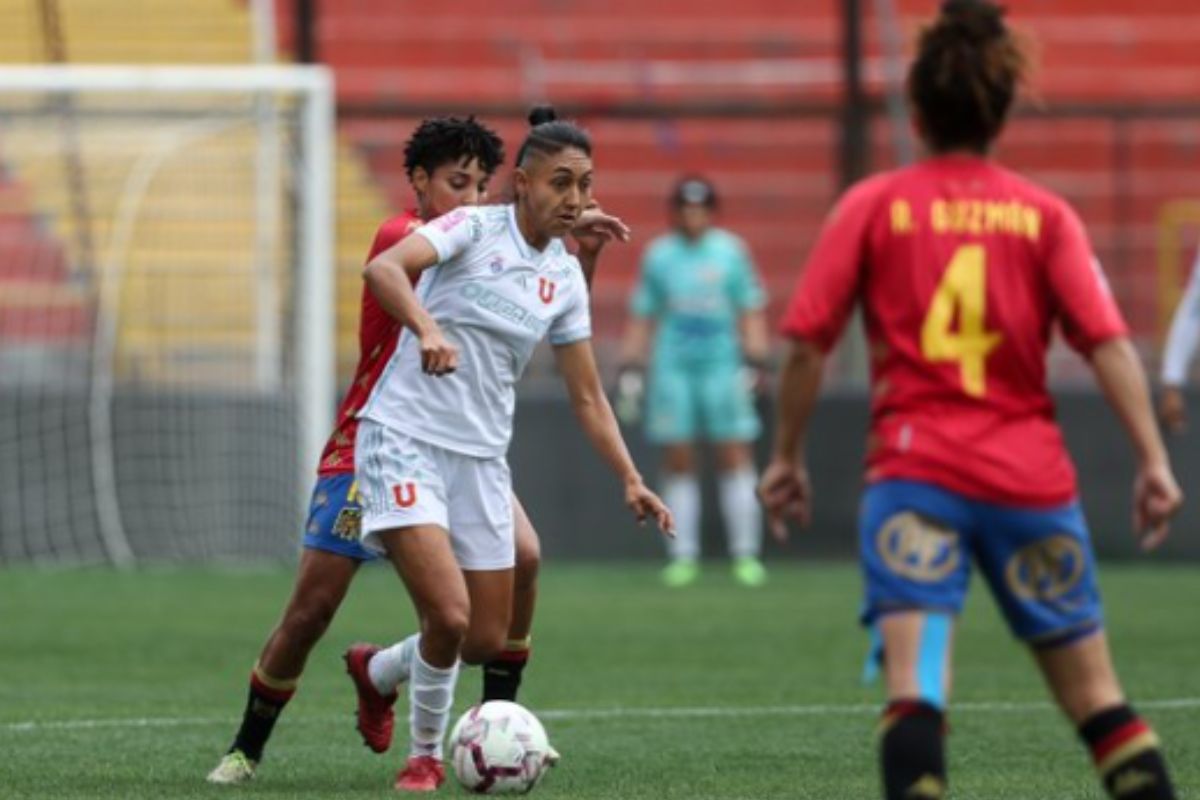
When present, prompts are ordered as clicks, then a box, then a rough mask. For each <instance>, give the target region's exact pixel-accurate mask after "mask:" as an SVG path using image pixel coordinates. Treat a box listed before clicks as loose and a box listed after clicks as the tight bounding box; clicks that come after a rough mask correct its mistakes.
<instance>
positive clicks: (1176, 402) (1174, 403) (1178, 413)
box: [1158, 386, 1187, 435]
mask: <svg viewBox="0 0 1200 800" xmlns="http://www.w3.org/2000/svg"><path fill="white" fill-rule="evenodd" d="M1158 416H1159V417H1160V418H1161V419H1162V424H1163V427H1164V428H1165V429H1166V431H1167V433H1170V434H1175V435H1178V434H1181V433H1184V432H1185V431H1187V401H1186V399H1185V398H1184V396H1183V390H1182V389H1180V388H1179V387H1178V386H1166V387H1164V388H1163V392H1162V397H1161V398H1159V401H1158Z"/></svg>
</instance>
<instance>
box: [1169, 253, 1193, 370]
mask: <svg viewBox="0 0 1200 800" xmlns="http://www.w3.org/2000/svg"><path fill="white" fill-rule="evenodd" d="M1197 341H1200V253H1198V254H1197V256H1196V263H1195V264H1194V265H1193V266H1192V276H1191V278H1189V279H1188V285H1187V289H1185V290H1184V292H1183V297H1181V298H1180V299H1179V305H1178V306H1177V307H1176V308H1175V316H1174V318H1172V320H1171V332H1170V333H1169V334H1168V335H1167V346H1166V351H1165V352H1164V353H1163V360H1162V382H1163V384H1165V385H1166V386H1183V385H1184V384H1185V383H1187V376H1188V371H1189V368H1190V367H1191V364H1192V356H1194V355H1195V354H1196V343H1197Z"/></svg>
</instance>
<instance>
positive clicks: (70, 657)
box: [0, 564, 1200, 800]
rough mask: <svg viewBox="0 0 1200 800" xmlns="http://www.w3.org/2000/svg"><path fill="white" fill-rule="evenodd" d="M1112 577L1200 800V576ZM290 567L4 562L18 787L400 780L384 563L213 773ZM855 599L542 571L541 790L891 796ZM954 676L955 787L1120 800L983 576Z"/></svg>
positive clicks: (27, 790)
mask: <svg viewBox="0 0 1200 800" xmlns="http://www.w3.org/2000/svg"><path fill="white" fill-rule="evenodd" d="M1102 577H1103V585H1104V589H1105V592H1106V596H1107V600H1108V605H1109V618H1110V630H1111V632H1112V636H1113V638H1114V641H1115V649H1116V653H1117V659H1118V662H1119V665H1120V667H1121V671H1122V674H1123V676H1124V679H1125V682H1126V685H1127V688H1128V689H1129V691H1130V693H1131V695H1132V696H1133V697H1134V698H1135V700H1140V701H1141V703H1142V707H1143V710H1144V711H1145V713H1146V715H1147V716H1148V717H1149V718H1150V720H1151V721H1152V722H1153V723H1154V724H1155V725H1156V727H1157V728H1158V730H1159V733H1160V734H1161V735H1162V737H1163V739H1164V740H1165V742H1166V747H1167V752H1168V756H1169V757H1170V759H1171V762H1172V766H1173V769H1174V772H1175V775H1176V778H1177V781H1178V783H1179V786H1180V790H1181V794H1180V796H1181V797H1184V798H1187V797H1200V570H1198V569H1196V568H1166V569H1163V568H1155V569H1151V568H1133V567H1116V566H1109V567H1108V568H1107V569H1105V570H1104V572H1103V576H1102ZM290 581H291V575H290V573H288V572H285V571H279V572H262V573H251V572H240V573H239V572H221V571H203V570H192V569H187V570H178V571H148V572H139V573H134V574H117V573H114V572H108V571H100V570H95V571H93V570H86V571H34V570H8V571H3V572H0V797H3V798H39V800H45V799H46V798H93V797H104V798H214V797H218V796H221V795H229V796H234V797H272V798H283V797H286V798H359V797H388V796H391V795H392V792H391V789H390V786H391V779H392V775H393V773H394V770H395V767H396V765H397V763H398V762H399V760H400V754H401V753H403V752H404V748H403V742H400V746H399V747H397V748H396V749H395V751H394V752H393V753H391V754H388V755H386V756H374V755H372V754H371V753H369V752H368V751H367V750H366V749H365V748H364V747H363V746H362V745H361V744H360V743H359V740H358V735H357V734H356V733H355V731H354V728H353V720H352V708H353V692H352V689H351V687H350V684H349V681H348V680H347V679H346V677H345V676H344V674H343V671H342V662H341V659H340V658H339V655H340V653H341V651H342V649H343V648H344V647H345V646H346V645H347V644H348V643H350V642H352V641H354V640H357V639H373V640H389V639H392V638H395V637H397V636H399V635H401V634H404V633H407V632H408V631H409V630H410V629H411V627H412V622H411V614H410V611H409V609H408V603H407V600H406V598H405V597H404V596H403V594H402V593H401V590H400V587H399V585H398V583H397V582H396V580H395V579H394V578H393V577H392V575H391V574H390V573H389V572H387V571H386V570H384V569H382V568H377V569H371V570H368V571H367V572H365V573H364V574H363V576H362V578H361V580H360V582H359V583H358V585H357V586H356V587H355V589H354V591H353V592H352V595H351V598H350V601H349V602H348V604H347V606H346V607H345V608H344V609H343V613H342V615H341V617H340V618H339V619H338V621H337V622H336V623H335V625H334V627H333V629H332V630H331V632H330V634H329V636H328V637H327V638H326V640H325V642H323V643H322V645H321V647H320V648H318V650H317V651H316V653H314V655H313V658H312V660H311V661H310V664H309V671H308V673H307V675H306V676H305V679H304V681H303V683H302V685H301V690H300V693H299V694H298V695H297V697H296V699H295V700H294V701H293V703H292V704H291V706H290V707H289V708H288V710H287V712H286V713H285V715H284V717H283V718H282V720H281V722H280V724H279V726H278V728H277V729H276V735H275V738H274V740H273V741H272V743H271V746H270V747H269V749H268V751H267V758H266V761H265V762H264V764H263V765H262V768H261V770H260V772H259V776H258V778H257V779H256V780H255V782H254V783H253V784H252V785H249V786H247V787H244V788H237V789H227V788H221V787H210V786H208V785H206V784H205V783H204V781H203V778H204V775H205V773H206V772H207V770H208V769H210V768H211V767H212V766H213V764H214V763H215V762H216V760H217V758H218V756H219V755H220V754H221V753H222V752H223V750H224V748H225V747H226V746H227V745H228V743H229V740H230V739H231V737H232V735H233V731H234V727H235V722H236V719H237V717H238V716H239V715H240V712H241V707H242V702H243V699H244V692H245V686H246V677H247V674H248V672H249V669H250V667H251V666H252V664H253V662H254V658H255V656H256V654H257V651H258V648H259V646H260V644H261V642H262V639H263V637H264V636H265V634H266V633H267V630H268V628H269V627H270V626H271V625H272V623H273V622H274V620H275V617H276V615H277V614H278V612H279V609H280V607H281V604H282V602H283V600H284V598H285V596H286V594H287V591H288V589H289V586H290ZM981 588H982V587H981V586H977V587H976V589H977V590H978V589H981ZM857 598H858V578H857V575H856V572H855V570H854V569H853V568H852V567H851V566H849V565H840V564H835V565H830V564H816V565H806V566H803V567H787V568H784V567H779V568H776V569H775V571H774V572H773V574H772V582H771V584H770V586H769V587H768V588H766V589H764V590H760V591H750V590H743V589H739V588H737V587H735V586H733V585H732V584H731V583H730V582H729V580H728V579H727V578H726V575H725V573H724V571H723V569H722V568H720V567H719V566H712V567H710V569H709V571H708V572H707V573H706V575H705V578H704V580H703V582H702V583H701V584H700V585H699V586H697V587H696V588H694V589H691V590H684V591H679V592H674V593H671V592H667V591H665V590H663V589H660V588H659V587H658V585H657V584H656V582H655V573H654V571H653V570H652V569H651V568H649V567H646V566H638V567H620V566H607V567H579V566H568V565H560V564H550V565H548V566H547V567H546V569H545V575H544V578H543V595H542V604H541V609H540V612H539V613H540V616H539V621H538V625H537V630H536V636H535V642H536V644H535V656H534V660H533V662H532V664H531V667H530V669H529V671H528V672H527V673H526V674H527V677H526V683H525V689H524V691H523V696H522V700H523V702H524V703H525V704H526V705H528V706H530V707H531V708H533V709H534V710H535V711H536V712H538V713H539V714H541V715H542V717H543V720H544V721H545V723H546V726H547V728H548V730H549V732H550V736H551V740H552V741H553V742H554V743H555V745H556V746H557V747H558V749H559V750H561V751H562V753H563V764H562V766H561V767H560V768H559V769H557V770H555V771H554V772H553V773H551V774H550V775H549V776H548V777H547V779H546V780H545V782H544V783H543V784H542V786H541V787H539V789H538V790H537V794H538V795H539V796H541V797H543V798H545V800H551V798H606V799H611V798H654V800H668V798H681V799H682V798H688V800H701V798H729V799H733V798H746V799H747V800H749V799H750V798H754V799H755V800H765V799H766V798H822V800H843V799H844V798H876V797H877V796H878V793H877V790H876V780H877V778H876V772H875V753H874V749H873V741H872V729H873V725H874V722H875V716H876V712H877V706H878V701H879V697H880V693H879V689H878V687H868V688H864V687H862V686H860V685H859V684H858V674H859V669H860V666H861V660H862V656H863V653H864V649H865V637H864V636H863V635H862V634H861V632H860V631H859V630H858V629H857V628H856V626H855V622H854V619H855V609H856V606H857ZM955 669H956V671H957V674H958V686H957V691H956V701H957V703H958V704H959V707H958V709H957V710H955V711H954V712H953V713H952V716H951V725H952V728H953V732H952V735H951V738H950V744H949V752H950V758H951V765H952V772H951V785H952V789H953V796H954V797H955V798H964V799H965V798H971V799H972V800H1019V799H1021V798H1029V799H1030V800H1035V799H1036V800H1068V799H1069V798H1101V797H1102V796H1103V795H1102V794H1101V793H1100V791H1099V790H1098V789H1097V786H1096V782H1095V779H1094V776H1093V774H1092V773H1091V770H1090V767H1089V764H1088V761H1087V759H1086V757H1085V754H1084V751H1083V749H1082V748H1081V747H1080V746H1079V745H1078V744H1077V742H1076V741H1075V739H1074V735H1073V733H1072V731H1071V730H1070V728H1069V727H1068V726H1067V725H1066V724H1065V723H1064V722H1063V721H1061V720H1060V719H1059V718H1058V716H1057V715H1056V714H1055V713H1054V712H1053V710H1052V709H1051V708H1050V707H1049V706H1048V705H1047V704H1046V703H1045V701H1044V694H1043V692H1042V690H1041V686H1040V684H1039V683H1038V681H1037V678H1036V676H1035V674H1034V671H1033V667H1032V665H1031V664H1030V663H1029V660H1028V657H1027V656H1026V655H1025V654H1024V653H1023V652H1022V650H1021V649H1020V648H1018V647H1017V646H1016V645H1015V644H1014V643H1013V642H1012V641H1011V640H1010V639H1009V637H1008V635H1007V634H1006V632H1005V631H1004V629H1003V627H1002V625H1001V623H1000V620H999V618H998V617H997V615H996V613H995V612H994V610H993V609H992V606H991V603H990V601H989V600H988V599H987V597H986V593H984V592H982V591H977V595H976V597H975V598H974V601H973V603H972V604H971V606H970V607H969V609H968V611H967V613H966V614H965V616H964V619H963V623H962V625H961V627H960V632H959V636H958V647H957V656H956V660H955ZM478 691H479V674H478V672H477V671H474V670H467V671H465V672H464V674H463V677H462V680H461V682H460V684H459V694H458V699H459V705H460V706H461V707H465V706H467V705H469V703H470V701H471V699H472V698H473V697H474V696H476V694H477V693H478ZM443 793H447V794H454V795H461V794H463V792H461V790H459V789H458V788H456V787H447V788H446V789H444V790H443Z"/></svg>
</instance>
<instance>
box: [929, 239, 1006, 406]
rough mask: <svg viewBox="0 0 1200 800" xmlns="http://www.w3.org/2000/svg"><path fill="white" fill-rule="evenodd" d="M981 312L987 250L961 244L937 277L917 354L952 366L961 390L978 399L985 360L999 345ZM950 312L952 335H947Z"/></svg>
mask: <svg viewBox="0 0 1200 800" xmlns="http://www.w3.org/2000/svg"><path fill="white" fill-rule="evenodd" d="M986 309H987V251H985V250H984V249H983V245H981V244H965V245H963V246H962V247H959V248H958V249H957V250H955V251H954V258H952V259H950V265H949V266H948V267H946V272H945V274H944V275H942V281H941V283H939V284H938V287H937V291H936V292H934V293H933V301H932V302H931V303H930V304H929V311H928V312H927V313H926V314H925V322H924V324H922V326H921V353H922V354H923V355H924V356H925V358H927V359H928V360H929V361H931V362H939V361H957V362H958V365H959V369H960V370H961V371H962V383H963V391H965V392H966V393H967V394H969V395H971V396H972V397H983V395H984V393H985V392H986V391H987V371H986V365H987V357H988V355H989V354H990V353H991V352H992V351H993V350H995V349H996V347H997V346H998V345H999V344H1000V342H1001V340H1003V338H1004V337H1003V336H1002V335H1001V334H999V333H996V332H994V331H987V330H984V327H983V324H984V323H983V318H984V313H985V311H986ZM955 312H957V317H958V330H957V331H955V330H951V326H952V325H953V324H954V318H955V316H956V315H955Z"/></svg>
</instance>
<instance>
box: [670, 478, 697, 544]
mask: <svg viewBox="0 0 1200 800" xmlns="http://www.w3.org/2000/svg"><path fill="white" fill-rule="evenodd" d="M662 499H663V502H664V503H666V504H667V508H669V509H671V513H672V514H674V515H675V538H674V539H668V540H667V550H668V551H669V552H670V554H671V558H673V559H675V560H680V559H683V560H688V561H695V560H697V559H699V558H700V481H699V480H697V479H696V476H695V475H691V474H686V473H685V474H682V475H667V476H665V477H664V478H663V481H662Z"/></svg>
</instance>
